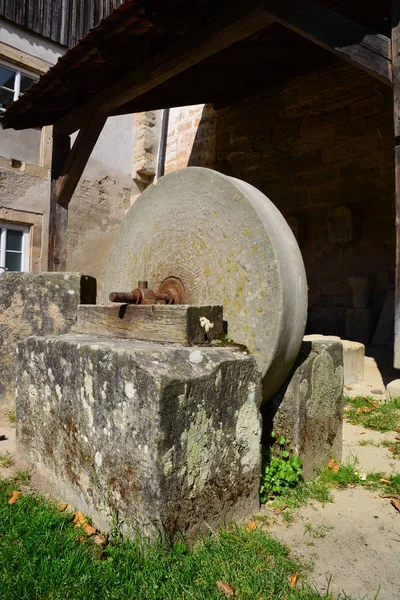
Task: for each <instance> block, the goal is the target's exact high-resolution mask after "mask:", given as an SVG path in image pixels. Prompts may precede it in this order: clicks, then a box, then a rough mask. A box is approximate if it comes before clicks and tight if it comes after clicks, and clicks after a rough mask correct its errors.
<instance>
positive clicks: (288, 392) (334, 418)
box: [262, 339, 343, 478]
mask: <svg viewBox="0 0 400 600" xmlns="http://www.w3.org/2000/svg"><path fill="white" fill-rule="evenodd" d="M262 414H263V420H264V424H263V437H264V440H263V441H264V443H268V442H269V441H270V433H271V432H272V431H275V432H276V433H277V434H278V435H280V434H282V435H284V436H285V437H286V438H287V439H289V440H290V442H291V444H292V446H293V448H294V450H295V451H296V452H297V453H298V454H299V455H300V456H301V458H302V460H303V475H304V477H306V478H307V477H312V476H313V474H314V470H315V468H317V467H323V466H324V465H326V464H327V462H328V461H329V459H330V458H332V456H335V457H336V458H337V459H340V458H341V456H342V427H343V347H342V343H341V342H340V341H330V340H326V339H319V340H314V341H305V342H303V344H302V347H301V350H300V354H299V357H298V360H297V362H296V364H295V366H294V368H293V371H292V373H291V375H290V376H289V377H288V379H287V381H286V383H285V385H284V386H283V388H282V389H281V390H280V392H279V393H278V394H277V395H276V396H275V397H274V398H273V399H272V400H271V401H270V402H268V403H267V404H266V405H265V406H263V407H262Z"/></svg>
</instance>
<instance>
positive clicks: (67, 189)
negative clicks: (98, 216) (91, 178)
mask: <svg viewBox="0 0 400 600" xmlns="http://www.w3.org/2000/svg"><path fill="white" fill-rule="evenodd" d="M106 120H107V117H104V116H99V117H97V116H96V117H94V118H93V119H91V120H90V121H88V122H87V123H86V124H85V125H84V126H83V127H82V128H81V129H80V130H79V133H78V137H77V138H76V140H75V142H74V145H73V147H72V150H71V151H70V152H69V154H68V157H67V160H66V161H65V164H64V165H63V167H62V169H61V173H60V174H59V176H58V178H57V181H56V201H57V203H58V204H61V206H68V204H69V202H70V200H71V198H72V195H73V193H74V191H75V189H76V186H77V185H78V182H79V179H80V178H81V176H82V173H83V171H84V169H85V167H86V164H87V161H88V160H89V157H90V155H91V153H92V150H93V148H94V146H95V144H96V142H97V140H98V138H99V135H100V133H101V131H102V129H103V127H104V124H105V122H106Z"/></svg>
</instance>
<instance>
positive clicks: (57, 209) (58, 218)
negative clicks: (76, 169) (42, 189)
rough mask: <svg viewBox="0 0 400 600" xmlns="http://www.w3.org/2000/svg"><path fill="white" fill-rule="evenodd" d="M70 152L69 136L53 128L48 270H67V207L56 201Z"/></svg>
mask: <svg viewBox="0 0 400 600" xmlns="http://www.w3.org/2000/svg"><path fill="white" fill-rule="evenodd" d="M69 152H70V138H69V136H68V135H62V134H59V133H58V132H57V131H56V130H55V128H54V129H53V158H52V163H51V184H50V210H49V245H48V259H47V260H48V270H49V271H66V270H67V242H68V239H67V238H68V207H64V206H61V205H60V204H58V202H57V192H56V185H57V179H58V177H59V175H60V173H61V171H62V168H63V166H64V164H65V161H66V160H67V157H68V154H69Z"/></svg>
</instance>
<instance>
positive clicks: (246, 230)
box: [242, 229, 251, 237]
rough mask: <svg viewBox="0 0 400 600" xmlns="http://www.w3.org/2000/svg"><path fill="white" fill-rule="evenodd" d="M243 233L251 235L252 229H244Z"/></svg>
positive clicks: (247, 235)
mask: <svg viewBox="0 0 400 600" xmlns="http://www.w3.org/2000/svg"><path fill="white" fill-rule="evenodd" d="M242 233H243V235H245V236H246V237H250V235H251V231H250V230H249V229H242Z"/></svg>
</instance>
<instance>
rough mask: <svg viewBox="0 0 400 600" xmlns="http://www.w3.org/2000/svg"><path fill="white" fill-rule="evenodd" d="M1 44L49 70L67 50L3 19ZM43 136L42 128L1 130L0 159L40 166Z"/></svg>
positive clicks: (0, 27) (0, 26) (1, 22)
mask: <svg viewBox="0 0 400 600" xmlns="http://www.w3.org/2000/svg"><path fill="white" fill-rule="evenodd" d="M0 42H2V43H3V44H7V45H8V46H11V47H12V48H14V49H16V50H19V51H20V52H24V53H25V54H29V55H31V56H33V57H35V58H39V59H41V60H44V61H45V62H47V63H48V64H49V67H51V66H52V65H54V64H55V63H56V62H57V60H58V59H59V57H60V56H62V55H63V54H64V52H65V51H66V48H65V47H64V46H60V45H58V44H55V43H54V42H51V41H50V40H46V39H45V38H42V37H41V36H39V35H36V34H35V33H31V32H29V31H27V30H25V29H22V28H20V27H18V26H16V25H14V24H12V23H10V22H8V21H5V20H4V19H1V18H0ZM6 62H7V61H6ZM10 64H12V63H10ZM28 70H29V69H28ZM40 137H41V131H40V129H25V130H23V131H15V130H14V129H5V130H3V129H1V128H0V156H4V157H5V158H15V159H16V160H20V161H22V162H27V163H32V164H39V159H40Z"/></svg>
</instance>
